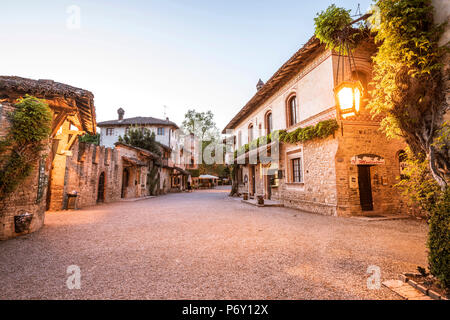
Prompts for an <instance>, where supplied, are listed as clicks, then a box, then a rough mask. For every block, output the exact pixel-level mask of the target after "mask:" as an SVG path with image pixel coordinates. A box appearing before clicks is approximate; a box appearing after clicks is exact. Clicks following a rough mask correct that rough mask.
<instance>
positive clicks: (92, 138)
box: [78, 133, 100, 146]
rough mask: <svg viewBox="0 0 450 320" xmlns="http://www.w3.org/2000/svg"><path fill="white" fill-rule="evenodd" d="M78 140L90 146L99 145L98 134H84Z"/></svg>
mask: <svg viewBox="0 0 450 320" xmlns="http://www.w3.org/2000/svg"><path fill="white" fill-rule="evenodd" d="M78 140H79V141H80V142H84V143H90V144H95V145H97V146H98V145H100V134H98V133H97V134H94V135H92V134H89V133H86V134H84V135H82V136H80V137H78Z"/></svg>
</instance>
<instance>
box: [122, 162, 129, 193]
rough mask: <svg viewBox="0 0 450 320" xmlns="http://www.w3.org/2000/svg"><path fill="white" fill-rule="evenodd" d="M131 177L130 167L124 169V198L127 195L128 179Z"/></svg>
mask: <svg viewBox="0 0 450 320" xmlns="http://www.w3.org/2000/svg"><path fill="white" fill-rule="evenodd" d="M129 179H130V171H129V170H128V168H125V169H123V175H122V198H125V197H126V196H127V187H128V181H129Z"/></svg>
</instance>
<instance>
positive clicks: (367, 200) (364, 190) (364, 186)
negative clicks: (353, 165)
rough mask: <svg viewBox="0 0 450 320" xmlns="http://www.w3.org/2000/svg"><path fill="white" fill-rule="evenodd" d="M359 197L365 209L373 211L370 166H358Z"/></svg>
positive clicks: (362, 207)
mask: <svg viewBox="0 0 450 320" xmlns="http://www.w3.org/2000/svg"><path fill="white" fill-rule="evenodd" d="M358 185H359V199H360V203H361V209H362V210H363V211H373V198H372V184H371V180H370V166H362V165H360V166H358Z"/></svg>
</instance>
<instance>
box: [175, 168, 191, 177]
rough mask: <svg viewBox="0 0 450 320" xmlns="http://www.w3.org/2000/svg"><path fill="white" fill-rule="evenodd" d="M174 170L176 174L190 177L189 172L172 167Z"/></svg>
mask: <svg viewBox="0 0 450 320" xmlns="http://www.w3.org/2000/svg"><path fill="white" fill-rule="evenodd" d="M173 168H174V169H175V170H177V171H178V172H180V173H181V174H182V175H184V176H190V175H191V173H190V172H189V171H186V170H183V169H181V168H179V167H173Z"/></svg>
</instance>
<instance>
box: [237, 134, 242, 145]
mask: <svg viewBox="0 0 450 320" xmlns="http://www.w3.org/2000/svg"><path fill="white" fill-rule="evenodd" d="M240 147H242V132H241V131H239V132H238V148H240Z"/></svg>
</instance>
